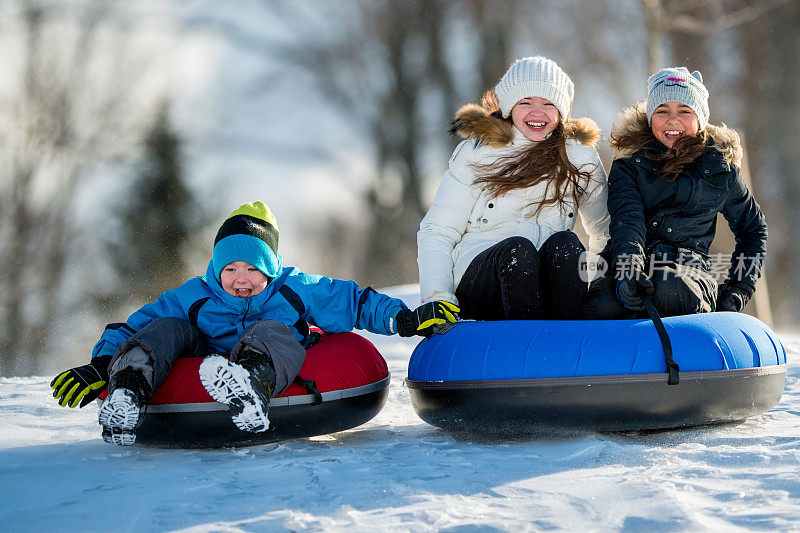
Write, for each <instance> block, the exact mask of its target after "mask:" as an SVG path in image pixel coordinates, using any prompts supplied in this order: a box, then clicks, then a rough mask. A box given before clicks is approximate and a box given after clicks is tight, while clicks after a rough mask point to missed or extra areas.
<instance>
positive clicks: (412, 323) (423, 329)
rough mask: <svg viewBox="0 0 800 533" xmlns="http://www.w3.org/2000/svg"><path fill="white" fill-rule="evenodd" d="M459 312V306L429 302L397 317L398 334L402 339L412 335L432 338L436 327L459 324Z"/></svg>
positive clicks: (406, 310) (404, 310)
mask: <svg viewBox="0 0 800 533" xmlns="http://www.w3.org/2000/svg"><path fill="white" fill-rule="evenodd" d="M459 311H461V309H459V308H458V306H456V305H454V304H451V303H450V302H443V301H436V302H428V303H426V304H422V305H420V306H419V307H417V308H416V309H415V310H413V311H411V310H410V309H403V310H402V311H400V312H399V313H397V316H395V322H396V323H397V333H399V334H400V336H401V337H410V336H412V335H422V336H423V337H430V336H431V335H432V334H433V327H434V326H437V325H440V324H455V323H456V322H458V312H459Z"/></svg>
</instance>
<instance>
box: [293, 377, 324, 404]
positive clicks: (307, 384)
mask: <svg viewBox="0 0 800 533" xmlns="http://www.w3.org/2000/svg"><path fill="white" fill-rule="evenodd" d="M294 383H296V384H297V385H300V386H301V387H303V388H304V389H306V390H307V391H308V392H310V393H311V394H313V395H314V402H313V403H312V404H311V405H321V404H322V393H321V392H319V389H318V388H317V382H316V381H314V380H313V379H303V378H301V377H300V376H296V377H295V378H294Z"/></svg>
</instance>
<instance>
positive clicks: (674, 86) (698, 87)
mask: <svg viewBox="0 0 800 533" xmlns="http://www.w3.org/2000/svg"><path fill="white" fill-rule="evenodd" d="M667 102H680V103H682V104H683V105H686V106H689V107H691V108H692V111H694V114H695V115H697V121H698V122H699V123H700V130H704V129H705V127H706V126H707V125H708V116H709V112H708V89H706V86H705V85H703V75H702V74H700V71H698V70H695V71H694V72H692V73H691V74H690V73H689V69H687V68H686V67H670V68H664V69H661V70H659V71H658V72H656V73H655V74H653V75H652V76H650V78H649V79H648V80H647V121H648V123H650V122H651V120H652V118H653V113H654V112H655V110H656V108H657V107H658V106H660V105H661V104H665V103H667Z"/></svg>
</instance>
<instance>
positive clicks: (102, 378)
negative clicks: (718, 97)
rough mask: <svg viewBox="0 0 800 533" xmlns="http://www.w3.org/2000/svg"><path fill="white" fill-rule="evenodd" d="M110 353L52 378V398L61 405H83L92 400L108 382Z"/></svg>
mask: <svg viewBox="0 0 800 533" xmlns="http://www.w3.org/2000/svg"><path fill="white" fill-rule="evenodd" d="M110 362H111V356H110V355H104V356H102V357H95V358H94V359H92V362H91V363H89V364H88V365H83V366H79V367H75V368H70V369H69V370H65V371H64V372H62V373H60V374H59V375H57V376H56V377H55V378H53V381H51V382H50V387H51V388H52V389H53V398H55V399H56V400H58V405H60V406H61V407H77V406H78V402H80V406H81V407H85V406H86V405H88V404H89V402H92V401H94V400H95V399H96V398H97V397H98V396H100V393H102V392H103V391H104V390H105V388H106V383H108V365H109V363H110Z"/></svg>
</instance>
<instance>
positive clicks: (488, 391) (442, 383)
mask: <svg viewBox="0 0 800 533" xmlns="http://www.w3.org/2000/svg"><path fill="white" fill-rule="evenodd" d="M663 322H664V326H665V328H666V330H667V333H668V334H669V338H670V340H671V343H672V351H673V356H674V359H675V361H676V362H677V363H678V365H679V367H680V382H679V383H678V384H676V385H668V384H667V366H666V362H665V354H664V349H663V347H662V344H661V342H660V340H659V336H658V333H657V331H656V328H655V326H654V325H653V323H652V322H651V321H650V320H617V321H569V322H568V321H499V322H462V323H459V324H458V325H456V327H454V328H453V329H452V330H450V331H449V332H447V333H445V334H443V335H434V336H433V337H431V338H429V339H426V340H423V341H422V342H421V343H420V344H419V345H418V346H417V348H416V349H415V350H414V353H413V354H412V356H411V360H410V362H409V368H408V379H407V385H408V388H409V391H410V393H411V399H412V403H413V405H414V408H415V410H416V411H417V413H418V414H419V416H420V417H421V418H422V419H423V420H425V421H426V422H429V423H431V424H433V425H436V426H439V427H442V428H445V429H449V430H469V431H483V432H489V433H498V432H499V433H519V432H537V431H539V430H541V429H543V428H546V427H562V428H577V429H591V430H601V431H603V430H608V431H620V430H640V429H664V428H672V427H681V426H694V425H703V424H716V423H725V422H734V421H740V420H744V419H745V418H747V417H750V416H753V415H756V414H760V413H763V412H766V411H767V410H769V409H770V408H771V407H773V406H774V405H775V404H776V403H778V401H779V400H780V398H781V395H782V393H783V388H784V384H785V378H786V367H787V365H786V351H785V349H784V347H783V345H782V344H781V342H780V340H779V339H778V338H777V337H776V336H775V333H774V332H773V331H772V330H771V329H770V328H769V327H767V326H766V325H765V324H763V323H762V322H761V321H759V320H758V319H756V318H754V317H752V316H749V315H745V314H742V313H706V314H697V315H689V316H678V317H668V318H665V319H664V320H663Z"/></svg>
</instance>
